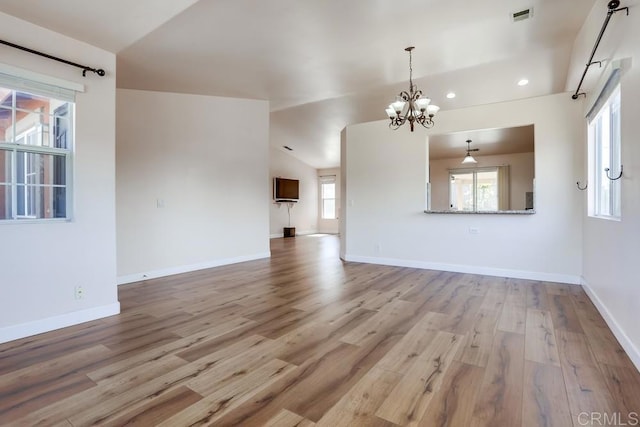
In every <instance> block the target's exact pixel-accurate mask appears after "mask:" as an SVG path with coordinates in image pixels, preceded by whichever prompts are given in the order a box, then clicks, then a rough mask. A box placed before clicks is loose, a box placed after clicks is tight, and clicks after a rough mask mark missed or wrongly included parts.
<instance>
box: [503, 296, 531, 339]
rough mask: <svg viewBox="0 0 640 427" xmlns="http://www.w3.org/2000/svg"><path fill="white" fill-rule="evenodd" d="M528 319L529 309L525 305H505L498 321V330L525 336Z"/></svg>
mask: <svg viewBox="0 0 640 427" xmlns="http://www.w3.org/2000/svg"><path fill="white" fill-rule="evenodd" d="M526 317H527V309H526V307H525V306H524V304H522V305H518V304H515V303H505V305H504V307H503V308H502V313H501V314H500V318H499V319H498V325H497V328H498V330H500V331H504V332H513V333H515V334H524V332H525V322H526Z"/></svg>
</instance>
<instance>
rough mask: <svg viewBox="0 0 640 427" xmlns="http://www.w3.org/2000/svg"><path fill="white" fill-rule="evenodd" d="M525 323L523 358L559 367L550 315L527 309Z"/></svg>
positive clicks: (545, 312) (546, 312)
mask: <svg viewBox="0 0 640 427" xmlns="http://www.w3.org/2000/svg"><path fill="white" fill-rule="evenodd" d="M526 322H527V326H526V332H525V347H524V358H525V359H527V360H529V361H531V362H538V363H546V364H550V365H554V366H558V367H559V366H560V357H559V356H558V346H557V343H556V337H555V333H554V331H553V321H552V320H551V313H549V312H548V311H542V310H538V309H534V308H529V309H527V320H526Z"/></svg>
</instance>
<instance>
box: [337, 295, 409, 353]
mask: <svg viewBox="0 0 640 427" xmlns="http://www.w3.org/2000/svg"><path fill="white" fill-rule="evenodd" d="M415 307H416V306H415V304H413V303H410V302H406V301H400V300H397V301H393V302H392V303H390V304H388V305H386V306H385V310H383V311H379V312H378V313H376V314H375V315H374V316H372V317H371V318H369V319H367V321H365V322H364V323H362V324H361V325H359V326H358V327H356V328H354V329H352V330H351V331H350V332H349V333H347V334H346V335H344V336H343V337H342V339H341V340H342V341H343V342H345V343H348V344H353V345H358V346H364V345H366V344H367V343H369V342H371V341H373V340H375V339H376V335H379V334H381V333H384V332H385V331H388V330H389V329H390V328H397V327H399V326H400V325H401V324H407V322H408V321H409V319H411V318H412V316H413V313H414V310H415Z"/></svg>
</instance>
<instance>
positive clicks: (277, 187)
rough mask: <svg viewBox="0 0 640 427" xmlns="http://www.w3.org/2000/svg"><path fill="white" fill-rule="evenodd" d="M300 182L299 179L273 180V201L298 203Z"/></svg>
mask: <svg viewBox="0 0 640 427" xmlns="http://www.w3.org/2000/svg"><path fill="white" fill-rule="evenodd" d="M299 184H300V181H298V180H297V179H287V178H273V199H274V200H275V201H276V202H297V201H298V199H299V198H300V197H299V188H300V185H299Z"/></svg>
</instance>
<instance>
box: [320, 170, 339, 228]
mask: <svg viewBox="0 0 640 427" xmlns="http://www.w3.org/2000/svg"><path fill="white" fill-rule="evenodd" d="M320 197H321V209H322V212H321V217H322V219H336V177H335V176H321V177H320Z"/></svg>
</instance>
